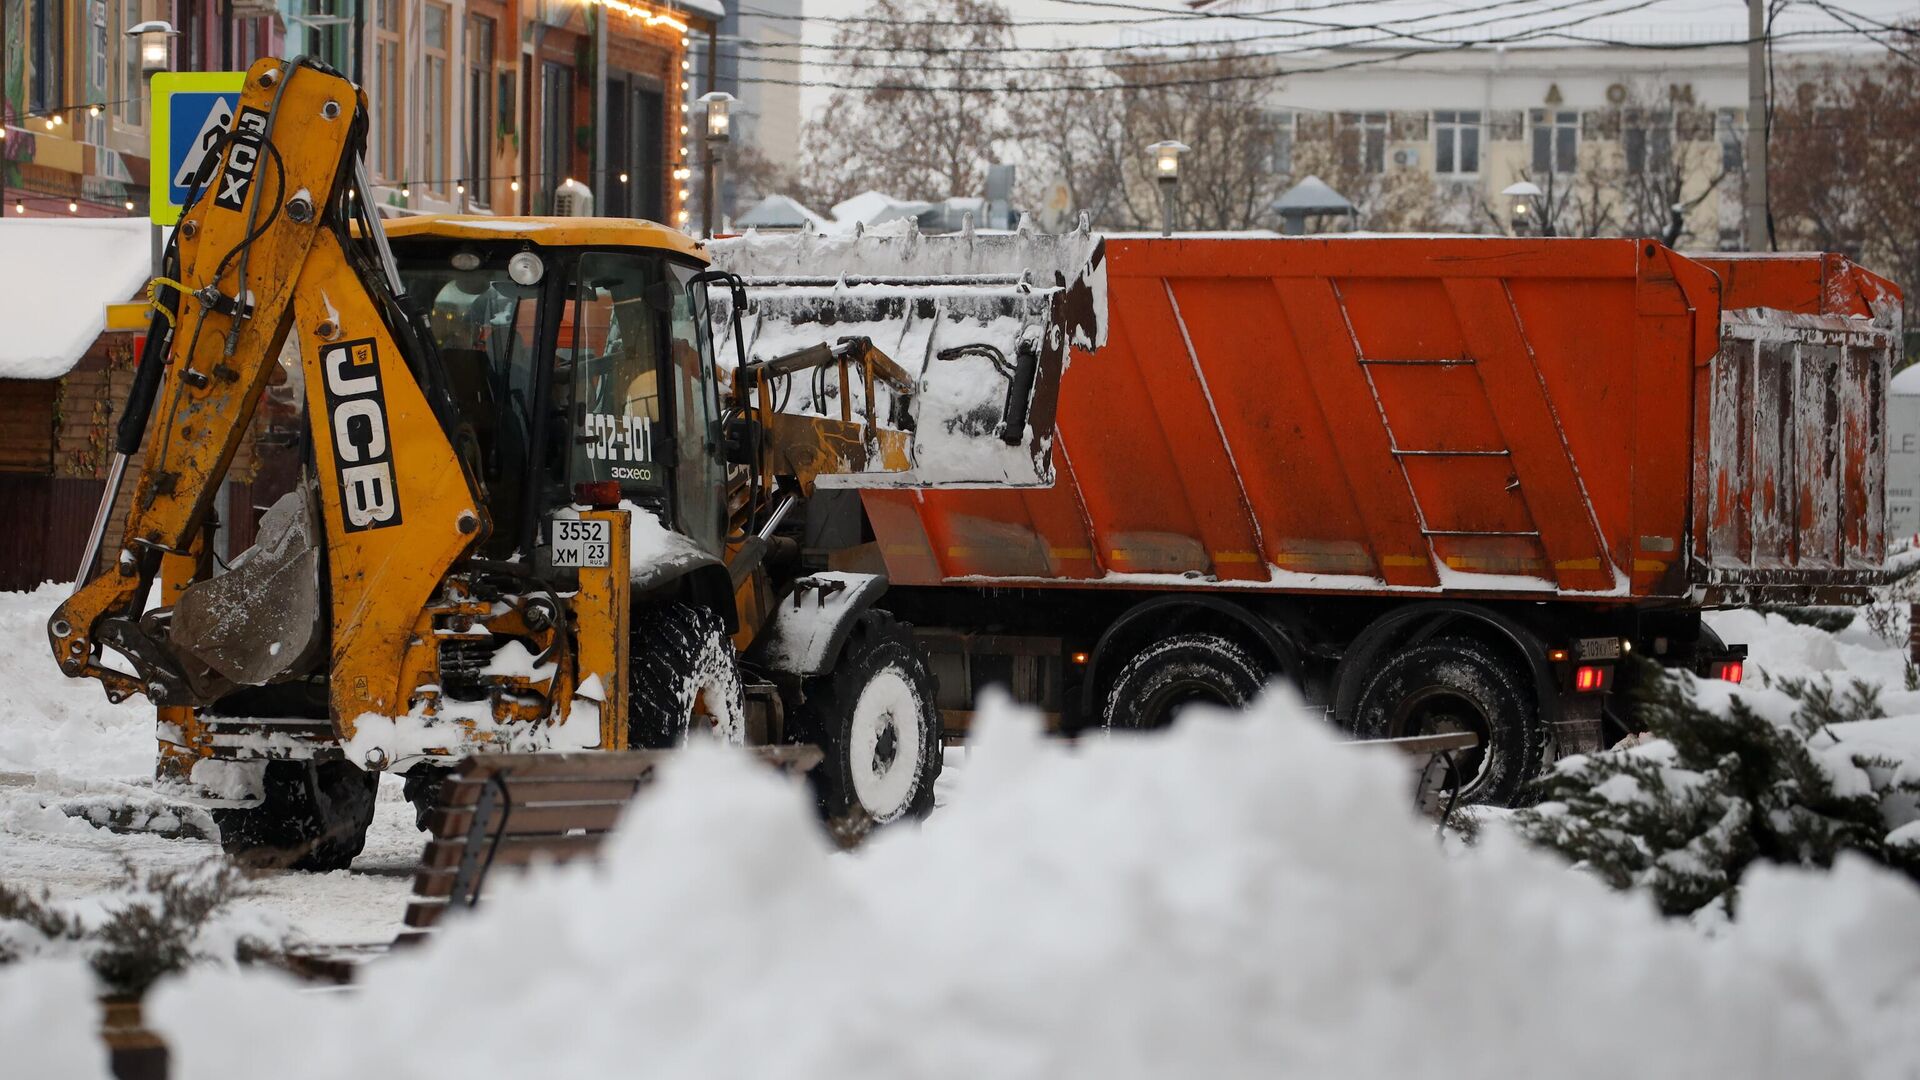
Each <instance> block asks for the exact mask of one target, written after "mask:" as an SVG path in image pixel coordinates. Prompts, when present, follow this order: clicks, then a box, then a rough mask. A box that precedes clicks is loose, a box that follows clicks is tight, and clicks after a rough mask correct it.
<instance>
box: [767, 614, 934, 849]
mask: <svg viewBox="0 0 1920 1080" xmlns="http://www.w3.org/2000/svg"><path fill="white" fill-rule="evenodd" d="M805 692H806V703H805V704H804V705H802V706H800V708H799V709H798V710H796V711H797V720H798V723H797V725H796V728H797V730H798V731H799V732H800V733H801V734H802V735H803V736H805V737H806V738H807V739H809V740H810V741H812V742H813V743H814V744H815V745H817V746H819V747H820V749H821V750H822V751H824V752H825V754H826V758H825V760H823V761H822V762H821V763H820V765H819V767H818V768H816V769H814V770H813V771H812V773H811V774H809V775H810V776H811V778H812V781H813V785H814V791H815V793H816V794H817V795H818V796H819V799H820V810H821V812H822V813H823V814H824V815H825V816H826V818H827V820H828V821H829V822H833V823H842V822H847V821H848V820H849V819H854V818H857V819H859V822H860V823H861V825H862V827H865V826H880V825H887V824H890V823H892V822H895V821H900V820H903V819H906V818H923V817H926V816H927V814H928V813H929V812H930V811H932V809H933V786H934V782H935V781H936V780H938V779H939V778H940V766H941V764H942V760H941V758H942V752H943V750H944V749H945V747H944V737H945V734H946V732H945V728H944V726H943V725H942V724H941V722H940V711H939V709H938V708H937V706H936V702H935V696H934V693H935V687H934V681H933V671H932V669H931V668H930V667H929V666H928V665H927V659H926V656H925V654H924V653H922V652H921V651H920V647H919V646H918V645H917V644H915V643H914V640H913V635H912V633H910V632H909V631H908V630H907V627H906V626H905V625H903V624H902V623H900V622H899V621H898V620H896V619H895V618H894V617H893V616H892V615H889V614H888V613H886V612H884V611H869V612H867V613H866V614H865V615H863V616H861V618H860V621H859V622H858V623H856V624H855V625H854V627H853V631H852V633H851V634H850V635H849V636H848V638H847V644H846V648H845V649H844V650H843V651H842V652H841V654H840V662H839V663H838V664H836V665H835V666H834V669H833V673H832V674H830V675H823V676H820V677H818V678H814V679H809V680H807V682H806V684H805Z"/></svg>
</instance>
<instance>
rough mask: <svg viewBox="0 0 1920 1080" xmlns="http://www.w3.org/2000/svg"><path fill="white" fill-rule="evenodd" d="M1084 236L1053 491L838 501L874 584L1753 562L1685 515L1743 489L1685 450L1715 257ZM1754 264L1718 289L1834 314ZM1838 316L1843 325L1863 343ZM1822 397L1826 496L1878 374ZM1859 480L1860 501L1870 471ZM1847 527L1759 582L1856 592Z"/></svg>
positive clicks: (1720, 524)
mask: <svg viewBox="0 0 1920 1080" xmlns="http://www.w3.org/2000/svg"><path fill="white" fill-rule="evenodd" d="M1106 251H1107V259H1108V265H1107V277H1108V280H1107V290H1108V295H1107V300H1108V318H1109V327H1110V329H1109V337H1108V344H1107V347H1106V348H1104V349H1102V350H1101V351H1099V352H1098V353H1095V354H1084V353H1077V352H1076V353H1075V355H1074V358H1073V364H1072V367H1071V368H1070V369H1069V370H1068V372H1067V373H1066V375H1065V376H1064V378H1063V381H1062V385H1061V396H1060V405H1059V414H1058V440H1057V442H1056V444H1055V454H1054V465H1055V469H1056V474H1057V478H1058V479H1057V483H1056V484H1055V485H1054V486H1053V487H1052V488H1050V489H1041V490H1025V491H1009V490H998V491H994V490H977V491H939V492H935V491H875V492H867V493H864V494H863V498H864V500H865V504H866V508H867V512H868V516H869V518H870V519H871V521H872V523H873V527H874V531H875V535H876V540H877V541H878V546H879V548H880V552H881V554H882V556H883V557H884V559H885V561H886V566H887V570H888V573H889V576H890V577H891V578H892V580H893V581H894V582H895V583H896V584H903V585H930V584H941V583H956V584H957V583H966V584H990V583H994V582H1005V583H1018V584H1022V585H1032V584H1058V585H1102V586H1109V587H1119V588H1127V587H1146V588H1155V587H1178V588H1194V587H1196V586H1204V585H1207V584H1212V585H1214V586H1216V587H1230V588H1242V589H1256V590H1276V591H1303V590H1311V591H1332V592H1353V593H1392V592H1434V591H1439V590H1444V591H1446V592H1449V593H1466V594H1484V595H1534V596H1537V595H1538V594H1541V593H1549V594H1559V595H1563V596H1570V597H1582V598H1591V599H1595V600H1611V601H1616V602H1617V601H1621V600H1631V599H1635V598H1662V599H1670V598H1679V597H1683V596H1687V595H1689V594H1690V593H1691V592H1692V590H1693V589H1694V588H1695V586H1696V585H1701V584H1703V583H1704V582H1705V579H1706V576H1707V570H1706V568H1707V567H1708V566H1717V567H1718V570H1717V575H1718V576H1717V578H1716V579H1715V580H1716V581H1717V582H1718V584H1719V585H1720V586H1724V587H1732V586H1736V585H1739V586H1744V585H1747V584H1751V583H1754V582H1756V581H1758V582H1760V583H1762V584H1773V583H1777V582H1778V581H1780V580H1781V576H1780V575H1779V574H1778V572H1777V571H1778V567H1774V566H1772V565H1770V564H1768V563H1767V562H1766V559H1765V558H1764V557H1762V556H1763V555H1767V554H1770V553H1771V552H1770V551H1769V552H1768V553H1762V552H1760V551H1758V550H1757V549H1756V548H1755V547H1754V545H1752V544H1749V545H1748V547H1747V548H1746V549H1745V550H1744V552H1743V551H1741V550H1736V549H1734V548H1733V547H1730V546H1728V545H1727V544H1726V543H1722V542H1721V540H1720V539H1717V537H1718V536H1719V534H1718V533H1714V534H1712V535H1711V536H1708V535H1705V534H1703V533H1702V532H1701V530H1702V529H1703V528H1704V529H1706V530H1708V531H1709V532H1710V531H1711V529H1713V528H1721V529H1722V530H1723V531H1724V528H1725V526H1724V521H1725V520H1729V519H1731V518H1732V517H1737V515H1735V514H1733V513H1732V511H1731V510H1729V511H1727V513H1726V514H1722V515H1720V516H1718V517H1713V518H1711V520H1710V519H1709V516H1708V511H1709V510H1710V509H1711V507H1709V506H1706V505H1703V503H1704V501H1705V500H1704V499H1703V492H1705V491H1706V490H1707V487H1708V485H1709V484H1710V483H1712V484H1721V485H1731V489H1730V493H1729V496H1728V497H1730V498H1733V499H1735V500H1736V501H1738V500H1750V499H1751V497H1752V496H1753V494H1754V492H1753V491H1752V490H1750V489H1749V487H1745V486H1742V485H1748V484H1749V483H1750V479H1751V478H1752V477H1753V476H1755V475H1757V474H1755V473H1752V472H1742V471H1739V470H1731V471H1729V470H1728V469H1719V470H1716V469H1715V468H1713V467H1712V466H1713V462H1712V460H1711V449H1712V445H1713V439H1714V438H1715V433H1716V432H1718V431H1720V430H1721V429H1722V428H1726V427H1728V424H1729V423H1731V425H1732V427H1731V429H1730V430H1731V431H1732V433H1733V434H1732V436H1730V437H1733V438H1737V437H1738V436H1739V430H1740V429H1739V426H1738V422H1737V417H1738V416H1740V415H1742V414H1743V412H1746V411H1751V410H1752V408H1753V407H1754V406H1753V401H1754V398H1755V395H1754V393H1753V392H1752V390H1751V389H1750V388H1743V387H1742V385H1741V384H1740V383H1739V381H1738V379H1734V380H1733V381H1732V382H1728V380H1727V378H1726V377H1722V376H1721V374H1720V373H1719V372H1718V371H1717V370H1716V368H1715V367H1714V361H1715V356H1716V354H1717V352H1718V351H1719V350H1720V348H1721V338H1722V336H1723V329H1724V328H1723V326H1722V304H1721V288H1722V285H1721V282H1722V278H1723V276H1726V274H1727V272H1726V271H1721V272H1716V271H1715V270H1714V269H1713V268H1711V267H1709V266H1707V265H1704V264H1703V263H1701V262H1699V261H1696V260H1692V259H1688V258H1686V257H1683V256H1681V255H1679V254H1677V253H1675V252H1673V251H1670V250H1668V249H1666V248H1664V247H1661V246H1659V245H1657V244H1652V243H1649V242H1646V241H1635V240H1507V239H1489V238H1460V239H1399V238H1287V239H1252V238H1248V239H1191V240H1183V239H1172V240H1163V239H1109V241H1108V243H1107V248H1106ZM1815 258H1816V259H1817V258H1818V257H1815ZM1779 267H1780V268H1779V269H1776V270H1775V271H1772V272H1768V271H1764V270H1753V271H1751V272H1748V271H1747V270H1746V269H1745V268H1744V267H1743V269H1742V273H1743V274H1746V275H1747V277H1748V278H1751V281H1752V284H1747V283H1746V281H1745V279H1742V284H1741V288H1742V289H1743V290H1745V291H1744V292H1742V293H1741V297H1742V299H1751V300H1753V301H1754V302H1753V304H1752V305H1750V306H1753V307H1758V308H1767V307H1770V306H1774V305H1788V304H1789V303H1790V302H1805V303H1808V304H1811V305H1812V306H1813V307H1814V308H1816V309H1817V310H1815V311H1813V312H1810V313H1806V314H1803V315H1797V316H1796V318H1805V319H1809V320H1814V321H1816V322H1817V321H1819V320H1822V319H1826V320H1835V321H1834V322H1833V323H1832V325H1834V326H1838V325H1841V322H1840V321H1839V320H1841V319H1842V316H1841V315H1840V314H1837V313H1835V312H1834V311H1832V310H1830V309H1832V308H1833V307H1834V304H1833V302H1832V298H1833V296H1834V295H1838V293H1839V292H1842V291H1844V290H1838V289H1829V290H1828V291H1827V292H1826V293H1821V294H1819V296H1817V297H1814V298H1808V297H1804V296H1800V295H1798V293H1796V291H1795V290H1796V288H1797V287H1796V286H1795V285H1793V284H1791V283H1790V282H1789V281H1787V280H1786V279H1787V278H1794V277H1795V275H1798V277H1797V278H1796V280H1804V279H1808V275H1809V271H1808V270H1807V268H1805V267H1799V268H1797V269H1793V267H1794V264H1793V262H1792V260H1781V261H1780V263H1779ZM1769 273H1772V274H1775V275H1779V279H1778V280H1775V279H1774V278H1772V277H1770V276H1769ZM1811 279H1812V280H1814V281H1816V282H1818V281H1820V280H1822V279H1821V278H1820V275H1819V273H1817V272H1813V273H1812V275H1811ZM1821 287H1823V286H1815V288H1816V290H1817V289H1818V288H1821ZM1800 291H1802V292H1803V291H1804V288H1800ZM1861 314H1862V313H1854V315H1853V318H1852V321H1851V322H1850V323H1846V324H1845V325H1847V326H1852V325H1853V324H1856V323H1857V324H1860V326H1859V327H1856V328H1857V329H1861V330H1862V331H1863V332H1864V330H1865V328H1866V323H1867V322H1868V321H1869V320H1868V319H1867V318H1863V317H1861ZM1776 322H1782V323H1783V324H1786V323H1792V320H1791V319H1784V317H1783V319H1782V320H1776ZM1822 325H1823V326H1824V325H1827V324H1822ZM1808 330H1809V328H1808V327H1806V326H1799V325H1790V326H1788V327H1787V330H1786V332H1784V333H1783V335H1782V337H1783V339H1784V340H1789V341H1793V342H1799V341H1800V340H1801V339H1802V338H1805V337H1806V336H1807V332H1808ZM1883 336H1884V335H1883ZM1793 348H1795V349H1797V348H1799V345H1798V344H1795V345H1794V346H1793ZM1889 350H1890V347H1889ZM1848 355H1849V356H1851V355H1852V354H1850V353H1849V354H1848ZM1862 355H1863V356H1864V355H1865V354H1864V353H1863V354H1862ZM1778 362H1779V361H1778V358H1777V357H1775V358H1773V359H1772V360H1771V361H1768V362H1766V363H1763V364H1762V367H1763V368H1767V369H1768V370H1771V368H1769V367H1768V365H1769V364H1771V366H1772V367H1777V366H1778ZM1847 363H1853V361H1852V360H1848V361H1847ZM1861 363H1864V364H1865V365H1866V366H1865V367H1863V368H1860V369H1859V370H1858V371H1857V372H1856V371H1855V370H1854V369H1853V368H1847V369H1846V370H1847V372H1848V373H1850V374H1848V375H1847V376H1846V377H1847V378H1853V377H1854V375H1857V376H1858V378H1857V379H1855V381H1854V384H1850V385H1858V386H1860V387H1863V388H1869V389H1870V388H1875V387H1877V388H1884V385H1885V379H1886V369H1885V366H1884V360H1882V361H1881V362H1880V365H1881V366H1879V367H1878V368H1874V367H1873V362H1871V361H1870V360H1866V359H1863V360H1862V361H1861ZM1816 366H1817V365H1810V366H1809V368H1808V371H1809V372H1810V374H1806V375H1804V376H1797V377H1798V378H1801V379H1802V380H1803V384H1804V380H1806V379H1814V378H1816V376H1818V373H1817V372H1815V371H1814V367H1816ZM1843 366H1844V365H1843ZM1822 370H1824V369H1822ZM1875 371H1877V372H1878V374H1877V376H1876V375H1875V374H1874V372H1875ZM1818 377H1824V376H1818ZM1837 377H1838V376H1836V378H1837ZM1876 378H1877V379H1878V381H1877V382H1875V379H1876ZM1796 385H1802V384H1796ZM1716 395H1720V398H1719V400H1718V401H1716ZM1776 397H1777V395H1776ZM1855 397H1860V398H1861V401H1860V403H1859V404H1858V408H1857V409H1856V407H1855V404H1856V403H1855V401H1854V399H1855ZM1779 400H1781V401H1786V400H1788V399H1785V398H1781V399H1779ZM1832 400H1833V401H1835V402H1837V403H1838V404H1837V406H1836V407H1837V408H1838V409H1839V413H1838V417H1839V421H1838V426H1839V427H1840V428H1841V429H1843V430H1845V431H1846V432H1847V433H1848V434H1847V435H1846V436H1845V437H1844V438H1840V439H1832V440H1829V441H1828V442H1826V443H1824V444H1822V445H1824V446H1826V447H1827V448H1828V449H1829V450H1830V451H1831V452H1833V453H1837V454H1838V456H1839V458H1838V460H1837V461H1834V462H1832V463H1830V465H1823V466H1822V467H1823V468H1829V467H1830V468H1831V469H1833V470H1835V471H1834V472H1832V473H1823V474H1822V475H1823V476H1826V475H1834V476H1840V477H1843V480H1842V485H1843V487H1844V485H1845V484H1851V483H1853V482H1854V481H1855V479H1856V478H1858V477H1861V476H1864V475H1865V474H1868V473H1871V474H1874V475H1878V474H1879V471H1880V470H1881V468H1882V466H1881V465H1880V464H1879V462H1880V459H1879V458H1878V457H1874V456H1872V454H1873V452H1872V451H1870V445H1869V444H1870V443H1871V445H1875V446H1877V442H1873V441H1872V440H1867V441H1862V442H1860V443H1859V444H1857V445H1856V444H1854V443H1852V442H1851V441H1850V440H1852V439H1853V433H1854V431H1855V429H1856V427H1859V428H1861V429H1862V430H1866V429H1870V430H1871V431H1872V432H1874V433H1877V432H1878V431H1880V430H1881V425H1882V420H1881V419H1880V413H1879V412H1877V411H1876V410H1878V409H1880V408H1881V404H1880V401H1881V399H1880V397H1879V396H1877V391H1875V392H1871V393H1868V392H1865V391H1863V394H1861V395H1856V394H1854V393H1853V392H1852V391H1850V390H1842V391H1837V392H1836V393H1835V394H1834V395H1832ZM1802 402H1803V398H1793V399H1792V406H1793V407H1795V408H1799V407H1801V403H1802ZM1723 415H1724V416H1727V417H1733V418H1735V419H1734V420H1733V421H1728V422H1722V421H1720V420H1717V419H1716V417H1720V416H1723ZM1833 421H1834V416H1832V415H1826V416H1823V418H1822V423H1832V422H1833ZM1721 437H1722V438H1723V440H1724V439H1725V438H1728V437H1729V436H1727V435H1724V434H1723V435H1722V436H1721ZM1876 437H1877V436H1876ZM1804 441H1805V440H1804V438H1803V440H1802V442H1804ZM1730 453H1731V452H1730ZM1734 456H1737V455H1734ZM1749 456H1751V455H1749ZM1859 484H1860V486H1859V490H1860V491H1862V492H1864V493H1865V494H1864V495H1863V499H1864V500H1865V501H1867V502H1871V503H1873V504H1874V506H1875V512H1876V513H1877V508H1878V504H1879V501H1880V495H1879V494H1878V491H1879V489H1878V488H1877V487H1873V486H1872V485H1871V483H1869V482H1868V481H1866V480H1864V479H1862V480H1860V481H1859ZM1836 490H1839V489H1836ZM1848 490H1851V489H1848ZM1713 505H1715V506H1717V505H1719V504H1713ZM1742 505H1745V504H1744V503H1743V504H1742ZM1767 512H1768V513H1769V514H1771V515H1772V517H1771V518H1770V519H1769V520H1781V521H1784V520H1786V518H1785V516H1784V514H1783V513H1782V512H1779V511H1777V510H1769V511H1767ZM1714 513H1719V512H1718V511H1714ZM1816 516H1817V515H1816ZM1842 517H1844V515H1842ZM1875 520H1878V519H1877V518H1876V519H1875ZM1845 528H1847V529H1854V531H1853V532H1849V533H1848V536H1849V539H1848V540H1847V541H1846V544H1845V550H1841V549H1840V548H1839V547H1836V546H1835V545H1834V544H1832V543H1828V548H1830V549H1832V555H1831V557H1826V556H1822V557H1821V558H1822V559H1824V561H1820V559H1816V561H1815V564H1813V565H1811V566H1808V567H1801V566H1799V565H1797V564H1796V565H1795V566H1793V567H1792V569H1794V570H1795V571H1796V572H1799V571H1802V570H1805V571H1806V573H1799V574H1798V576H1797V577H1796V576H1795V575H1793V574H1789V575H1786V576H1787V577H1790V578H1793V579H1794V582H1795V583H1797V584H1799V585H1806V584H1808V583H1809V581H1812V580H1815V579H1817V580H1818V581H1819V582H1823V583H1825V584H1827V585H1848V584H1852V583H1857V582H1858V581H1859V580H1863V576H1862V575H1861V574H1860V573H1858V572H1857V568H1858V567H1861V566H1864V565H1865V564H1867V563H1868V562H1872V563H1876V564H1877V562H1878V561H1879V560H1878V554H1879V549H1878V545H1880V544H1881V543H1882V542H1883V541H1882V540H1881V537H1880V533H1881V531H1882V530H1881V529H1880V527H1879V526H1878V525H1869V526H1868V527H1866V528H1865V529H1864V531H1862V530H1860V529H1855V528H1854V527H1853V526H1851V525H1849V526H1846V527H1845ZM1789 531H1790V532H1796V533H1798V532H1800V531H1802V530H1800V529H1799V526H1798V524H1797V523H1796V524H1794V525H1792V527H1790V528H1789ZM1843 531H1844V530H1843ZM1856 534H1857V535H1856ZM1820 536H1821V543H1827V542H1828V540H1829V539H1830V538H1829V537H1827V534H1825V533H1821V534H1820ZM1806 553H1807V552H1806V549H1804V548H1803V549H1796V550H1795V551H1790V552H1787V557H1788V558H1789V559H1791V558H1794V557H1798V556H1800V555H1804V554H1806ZM1743 559H1745V560H1750V561H1745V562H1743V561H1742V560H1743ZM1759 569H1765V570H1766V571H1767V573H1768V574H1769V575H1771V576H1764V577H1755V576H1754V575H1755V573H1756V571H1757V570H1759ZM1809 574H1811V577H1809V576H1808V575H1809ZM1696 595H1697V594H1696Z"/></svg>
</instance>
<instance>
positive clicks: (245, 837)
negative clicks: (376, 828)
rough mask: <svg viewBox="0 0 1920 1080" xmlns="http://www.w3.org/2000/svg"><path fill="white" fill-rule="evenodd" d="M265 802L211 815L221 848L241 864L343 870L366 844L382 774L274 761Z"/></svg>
mask: <svg viewBox="0 0 1920 1080" xmlns="http://www.w3.org/2000/svg"><path fill="white" fill-rule="evenodd" d="M262 783H263V785H264V786H265V789H266V798H265V799H264V800H262V801H261V803H260V805H258V806H252V807H247V808H246V809H221V810H215V811H214V812H213V821H214V824H216V825H218V826H220V847H221V849H222V850H224V851H225V852H226V853H227V855H228V856H229V857H231V858H232V859H234V861H236V862H239V863H241V864H243V865H246V866H254V867H262V868H271V869H293V870H311V871H315V872H325V871H328V870H345V869H346V868H347V867H348V866H350V865H352V863H353V860H354V857H355V856H356V855H359V854H360V849H361V848H363V847H365V846H366V843H367V827H368V826H369V825H372V824H373V807H374V802H375V800H376V798H377V797H378V795H379V791H380V775H379V774H378V773H370V772H366V771H365V770H363V769H361V768H359V767H358V766H356V765H353V764H352V763H350V762H345V761H322V762H313V761H272V762H268V763H267V771H266V775H265V777H264V778H263V779H262Z"/></svg>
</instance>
